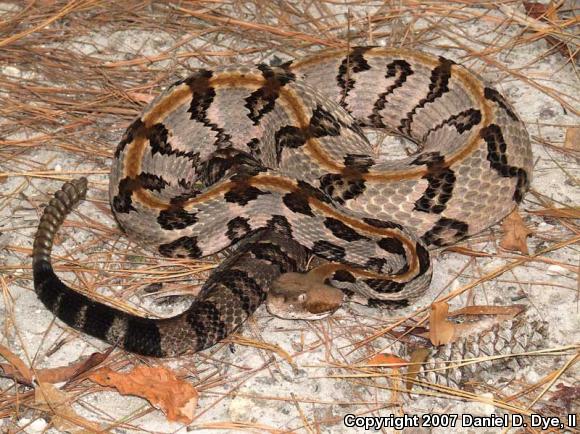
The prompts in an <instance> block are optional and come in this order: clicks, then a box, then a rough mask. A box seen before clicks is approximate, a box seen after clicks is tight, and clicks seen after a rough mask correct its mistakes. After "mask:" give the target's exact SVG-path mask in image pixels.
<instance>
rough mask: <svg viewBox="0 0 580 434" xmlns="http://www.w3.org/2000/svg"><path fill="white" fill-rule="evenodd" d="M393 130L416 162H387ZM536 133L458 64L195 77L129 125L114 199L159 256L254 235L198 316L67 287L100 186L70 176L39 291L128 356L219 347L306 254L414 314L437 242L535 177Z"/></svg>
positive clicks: (118, 157)
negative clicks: (72, 251) (64, 263)
mask: <svg viewBox="0 0 580 434" xmlns="http://www.w3.org/2000/svg"><path fill="white" fill-rule="evenodd" d="M363 127H369V128H379V129H387V130H390V131H394V132H397V133H399V134H401V135H404V136H406V137H408V138H410V139H411V140H413V141H414V142H415V143H416V144H417V147H418V150H417V152H415V153H414V154H413V155H410V156H408V157H407V158H403V159H400V160H397V161H381V160H379V159H378V158H376V157H375V156H374V153H373V150H372V148H371V145H370V144H369V142H368V140H367V138H366V137H365V135H364V134H363V131H362V128H363ZM531 167H532V155H531V150H530V144H529V138H528V134H527V132H526V130H525V128H524V125H523V123H522V122H521V121H520V120H519V118H518V117H517V115H516V114H515V113H514V110H513V109H512V107H511V106H510V105H509V104H508V103H507V102H506V101H505V99H504V98H503V97H502V96H501V95H500V94H499V93H498V92H497V91H496V90H494V89H493V88H491V87H489V86H487V85H486V84H485V83H484V82H482V81H481V80H480V79H479V78H478V77H476V76H475V75H474V74H473V73H471V72H469V71H468V70H467V69H465V68H463V67H462V66H460V65H457V64H455V63H454V62H452V61H450V60H447V59H445V58H436V57H432V56H428V55H425V54H421V53H419V52H414V51H403V50H397V49H386V48H371V47H358V48H355V49H353V50H351V51H350V52H347V51H345V50H329V51H323V52H321V53H319V54H317V55H315V56H312V57H309V58H306V59H304V60H301V61H295V62H288V63H286V64H283V65H281V66H279V67H271V66H267V65H264V64H260V65H257V66H254V67H252V66H229V67H223V68H218V69H215V70H198V71H196V72H194V73H193V74H192V75H191V76H190V77H188V78H187V79H185V80H181V81H179V82H177V83H175V84H173V85H172V86H170V87H169V88H168V89H167V90H166V91H165V92H163V93H162V94H161V95H160V96H159V97H158V98H156V100H155V101H153V102H152V103H151V104H150V105H149V106H148V107H147V108H146V109H145V110H144V112H143V113H142V115H141V116H140V117H139V118H138V119H137V120H135V121H134V122H133V123H132V125H131V126H130V127H129V128H128V130H127V132H126V133H125V136H124V137H123V139H122V141H121V142H120V144H119V146H118V148H117V150H116V152H115V158H114V160H113V166H112V171H111V177H110V199H111V206H112V209H113V212H114V214H115V217H116V219H117V220H118V222H119V224H120V225H121V227H122V228H123V229H124V231H125V232H126V233H127V234H128V235H129V236H131V237H132V238H134V239H136V240H138V241H139V242H141V243H144V244H148V245H154V246H156V248H157V249H158V251H159V252H160V253H161V254H162V255H166V256H177V257H190V258H199V257H202V256H206V255H210V254H213V253H215V252H218V251H220V250H222V249H224V248H225V247H227V246H229V245H232V244H234V243H236V242H240V243H239V246H238V248H237V249H236V251H235V252H234V253H233V254H232V255H231V256H229V257H228V258H227V259H226V260H225V261H224V262H222V264H221V265H220V266H219V267H218V268H217V269H216V270H215V271H214V272H213V274H212V275H211V276H210V277H209V279H208V280H207V281H206V283H205V284H204V286H203V288H202V290H201V293H200V295H199V296H198V297H197V299H196V300H195V301H194V302H193V304H192V305H191V307H190V308H189V309H188V310H187V311H185V312H184V313H183V314H180V315H178V316H176V317H173V318H167V319H161V320H158V319H147V318H141V317H136V316H133V315H130V314H127V313H125V312H122V311H119V310H116V309H114V308H112V307H109V306H106V305H103V304H101V303H98V302H95V301H93V300H91V299H89V298H87V297H85V296H84V295H82V294H79V293H77V292H75V291H73V290H72V289H70V288H68V287H67V286H66V285H64V284H63V283H62V282H61V281H60V280H59V279H58V277H57V276H56V275H55V274H54V272H53V270H52V268H51V266H50V250H51V247H52V238H53V236H54V233H55V231H56V230H57V229H58V226H59V225H60V224H61V223H62V220H63V219H64V217H65V215H66V214H67V213H68V212H69V211H70V209H71V208H72V207H73V206H74V205H75V203H76V202H78V200H80V199H81V198H82V197H84V194H85V192H86V180H84V181H83V180H80V181H74V182H73V183H69V184H66V185H65V186H64V187H63V189H62V190H61V191H60V192H59V193H57V195H56V197H55V199H53V200H52V201H51V203H50V205H49V206H48V207H47V208H46V211H45V214H44V216H43V217H42V220H41V224H40V226H39V231H38V233H37V237H36V240H35V246H34V267H33V270H34V281H35V288H36V291H37V293H38V295H39V297H40V299H41V300H42V301H43V303H44V304H45V305H46V306H47V307H48V308H49V309H50V310H51V311H52V312H54V313H55V314H56V315H57V316H58V317H59V318H60V319H61V320H63V321H64V322H65V323H67V324H69V325H71V326H72V327H74V328H77V329H80V330H82V331H84V332H86V333H88V334H90V335H92V336H96V337H98V338H100V339H103V340H105V341H107V342H110V343H114V344H118V345H119V346H120V347H122V348H125V349H127V350H129V351H133V352H137V353H140V354H145V355H151V356H175V355H179V354H182V353H184V352H192V351H199V350H201V349H204V348H207V347H209V346H211V345H213V344H215V343H216V342H218V341H219V340H221V339H223V338H224V337H225V336H227V335H228V334H229V333H231V332H232V331H233V330H234V329H235V328H237V327H238V326H239V325H240V324H241V323H242V322H243V321H244V320H245V319H246V318H247V317H248V316H249V315H250V314H251V313H252V312H253V311H254V310H255V309H256V308H257V307H258V306H259V304H260V303H261V302H262V301H263V300H264V298H265V295H266V293H267V290H268V288H269V287H270V285H271V284H272V282H273V281H274V280H275V279H276V278H277V277H278V276H279V275H280V274H281V273H287V272H293V271H303V270H304V267H305V263H306V257H307V255H308V254H309V253H313V254H315V255H317V256H320V257H322V258H324V259H326V260H327V261H329V263H328V264H327V265H325V266H323V267H326V269H325V276H326V278H327V279H328V281H330V283H331V284H332V285H334V286H337V287H339V288H342V289H344V290H347V291H354V292H356V293H358V294H359V295H361V296H363V297H365V298H367V299H368V300H369V301H370V302H372V303H374V304H383V305H389V306H391V307H397V306H405V305H408V304H409V303H410V302H412V301H413V300H414V299H416V298H417V297H418V296H420V295H421V294H422V293H423V292H424V290H425V288H426V287H427V286H428V284H429V282H430V278H431V264H430V257H429V256H430V255H429V252H428V250H427V249H428V248H432V247H438V246H445V245H449V244H452V243H455V242H457V241H458V240H461V239H463V238H464V237H466V236H469V235H472V234H474V233H476V232H479V231H481V230H482V229H484V228H487V227H488V226H490V225H492V224H494V223H495V222H497V221H498V220H499V219H500V218H502V217H503V216H505V215H506V214H507V213H509V212H510V211H511V210H512V209H513V207H514V206H516V204H517V203H519V202H520V201H521V200H522V198H523V195H524V194H525V192H526V190H527V188H528V185H529V182H530V175H531Z"/></svg>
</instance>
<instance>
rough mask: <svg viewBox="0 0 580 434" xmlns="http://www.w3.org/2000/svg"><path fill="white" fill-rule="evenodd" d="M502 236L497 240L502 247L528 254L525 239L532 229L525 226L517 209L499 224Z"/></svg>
mask: <svg viewBox="0 0 580 434" xmlns="http://www.w3.org/2000/svg"><path fill="white" fill-rule="evenodd" d="M501 227H502V229H503V236H502V238H501V240H500V242H499V245H500V247H501V248H502V249H505V250H512V251H519V252H521V253H523V254H524V255H528V254H529V251H528V244H527V242H526V239H527V238H528V236H530V234H531V233H532V231H531V230H530V229H528V228H527V227H526V225H525V224H524V221H523V220H522V218H521V216H520V214H519V213H518V210H517V209H514V210H513V211H512V212H511V214H510V215H508V216H507V217H506V218H505V219H503V222H502V224H501Z"/></svg>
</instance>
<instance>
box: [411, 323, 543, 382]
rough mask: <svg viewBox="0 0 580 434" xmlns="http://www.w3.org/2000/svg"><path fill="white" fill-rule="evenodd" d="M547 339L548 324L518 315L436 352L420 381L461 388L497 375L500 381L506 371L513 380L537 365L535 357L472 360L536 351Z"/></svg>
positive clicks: (430, 358)
mask: <svg viewBox="0 0 580 434" xmlns="http://www.w3.org/2000/svg"><path fill="white" fill-rule="evenodd" d="M547 338H548V324H547V322H545V321H542V320H541V319H539V318H537V317H535V316H529V315H518V316H517V317H516V318H513V319H511V320H506V321H502V322H500V323H495V324H493V325H492V326H491V328H488V329H487V330H482V331H481V332H477V333H474V334H470V335H469V336H466V337H463V338H460V339H458V340H457V341H455V342H453V343H450V344H447V345H442V346H440V347H437V348H433V349H432V350H431V354H430V355H429V357H428V358H427V361H426V363H425V365H423V368H422V370H421V372H420V373H419V376H418V380H421V381H425V382H429V383H435V384H439V385H444V386H449V387H454V388H458V387H460V386H461V385H462V384H464V383H466V382H468V381H473V380H476V381H484V382H485V381H486V380H487V379H489V378H490V374H495V375H494V378H497V372H498V371H504V372H502V374H504V373H505V375H503V376H505V377H508V378H509V377H513V376H514V375H515V373H516V372H517V371H519V370H520V369H522V368H524V367H526V366H528V365H529V364H531V363H532V362H533V356H531V357H530V356H521V357H502V358H497V359H493V360H491V359H490V360H476V361H471V359H477V358H479V359H481V358H483V359H487V358H488V357H490V358H493V357H497V356H509V355H514V354H522V353H526V352H530V351H535V350H538V349H541V348H542V347H544V346H545V343H546V339H547ZM450 362H451V363H450ZM465 363H467V364H465ZM454 365H463V366H456V367H453V366H454Z"/></svg>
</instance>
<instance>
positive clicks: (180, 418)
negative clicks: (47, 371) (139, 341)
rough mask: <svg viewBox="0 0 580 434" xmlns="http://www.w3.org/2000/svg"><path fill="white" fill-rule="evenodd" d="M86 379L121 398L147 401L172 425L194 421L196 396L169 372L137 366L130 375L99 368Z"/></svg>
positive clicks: (186, 383) (194, 390)
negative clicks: (173, 423) (111, 390)
mask: <svg viewBox="0 0 580 434" xmlns="http://www.w3.org/2000/svg"><path fill="white" fill-rule="evenodd" d="M89 379H90V380H92V381H93V382H95V383H97V384H100V385H101V386H105V387H114V388H115V389H117V390H118V391H119V393H121V394H122V395H134V396H139V397H141V398H144V399H146V400H147V401H149V402H150V403H151V404H152V405H153V406H155V407H156V408H159V409H160V410H161V411H163V412H164V413H165V415H166V416H167V419H169V420H171V421H176V422H182V423H187V424H189V423H191V422H192V421H193V416H194V413H195V409H196V407H197V400H198V392H197V390H196V389H195V387H193V386H192V385H191V384H189V383H188V382H186V381H183V380H180V379H178V378H177V377H176V376H175V374H174V373H173V372H172V371H170V370H169V369H166V368H163V367H149V366H139V367H137V368H135V369H133V370H132V371H131V372H127V373H119V372H115V371H113V370H112V369H110V368H102V369H99V370H98V371H96V372H94V373H93V374H91V375H90V376H89Z"/></svg>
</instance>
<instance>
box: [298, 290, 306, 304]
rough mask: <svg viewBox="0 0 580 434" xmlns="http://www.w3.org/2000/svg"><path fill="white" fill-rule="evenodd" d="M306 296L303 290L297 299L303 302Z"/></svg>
mask: <svg viewBox="0 0 580 434" xmlns="http://www.w3.org/2000/svg"><path fill="white" fill-rule="evenodd" d="M307 298H308V296H307V295H306V293H305V292H303V293H302V294H300V295H299V296H298V301H299V302H300V303H304V302H305V301H306V299H307Z"/></svg>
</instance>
